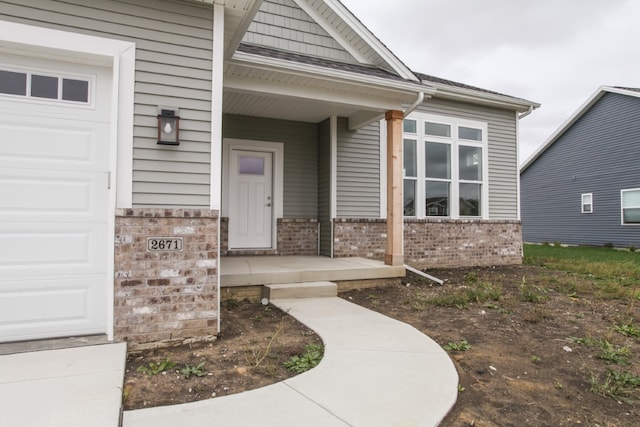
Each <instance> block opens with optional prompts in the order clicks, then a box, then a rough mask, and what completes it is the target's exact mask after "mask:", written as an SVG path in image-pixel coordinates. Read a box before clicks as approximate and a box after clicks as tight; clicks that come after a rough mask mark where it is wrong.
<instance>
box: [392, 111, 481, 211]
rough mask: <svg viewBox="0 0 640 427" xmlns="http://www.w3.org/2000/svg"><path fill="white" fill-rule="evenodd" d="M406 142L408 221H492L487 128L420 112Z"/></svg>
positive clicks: (407, 127) (408, 126)
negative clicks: (459, 219)
mask: <svg viewBox="0 0 640 427" xmlns="http://www.w3.org/2000/svg"><path fill="white" fill-rule="evenodd" d="M403 139H404V140H403V149H404V152H403V153H404V154H403V156H404V186H403V187H404V215H405V216H407V217H417V218H424V217H430V216H437V217H450V218H460V217H480V218H486V217H487V213H488V200H487V199H488V195H487V193H488V192H487V124H486V123H483V122H475V121H469V120H463V119H457V118H450V117H443V116H435V115H429V114H421V113H414V114H412V115H410V116H409V117H407V118H406V119H405V120H404V126H403Z"/></svg>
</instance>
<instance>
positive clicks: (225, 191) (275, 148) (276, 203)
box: [221, 138, 284, 250]
mask: <svg viewBox="0 0 640 427" xmlns="http://www.w3.org/2000/svg"><path fill="white" fill-rule="evenodd" d="M232 150H246V151H262V152H268V153H271V154H272V156H273V200H272V203H273V217H272V224H271V230H272V237H271V242H272V243H271V244H272V247H271V249H274V250H275V249H277V244H278V239H277V237H278V227H277V226H278V218H282V216H283V209H284V204H283V194H284V144H283V143H281V142H268V141H255V140H249V139H234V138H224V140H223V142H222V207H221V208H222V209H221V212H222V216H223V217H227V218H229V186H230V174H229V165H230V161H231V151H232ZM229 220H231V218H229ZM229 249H230V250H233V249H234V248H232V247H230V248H229Z"/></svg>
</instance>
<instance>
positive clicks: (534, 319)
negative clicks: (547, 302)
mask: <svg viewBox="0 0 640 427" xmlns="http://www.w3.org/2000/svg"><path fill="white" fill-rule="evenodd" d="M522 318H523V319H524V320H526V321H527V322H531V323H538V322H540V321H542V320H545V319H552V318H553V316H552V315H551V314H549V312H548V311H547V310H544V309H543V308H540V307H536V308H534V309H533V310H531V311H529V312H527V313H525V314H523V315H522Z"/></svg>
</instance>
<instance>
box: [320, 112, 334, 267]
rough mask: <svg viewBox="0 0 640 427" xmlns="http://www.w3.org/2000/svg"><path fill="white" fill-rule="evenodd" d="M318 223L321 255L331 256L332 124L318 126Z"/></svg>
mask: <svg viewBox="0 0 640 427" xmlns="http://www.w3.org/2000/svg"><path fill="white" fill-rule="evenodd" d="M318 223H319V224H320V255H324V256H331V123H330V121H329V120H325V121H323V122H321V123H320V124H319V125H318Z"/></svg>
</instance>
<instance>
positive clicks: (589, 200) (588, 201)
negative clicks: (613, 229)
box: [582, 193, 593, 213]
mask: <svg viewBox="0 0 640 427" xmlns="http://www.w3.org/2000/svg"><path fill="white" fill-rule="evenodd" d="M582 213H593V193H583V194H582Z"/></svg>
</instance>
